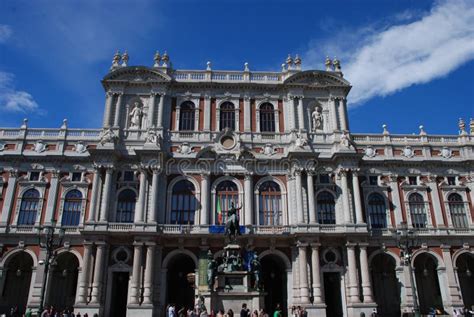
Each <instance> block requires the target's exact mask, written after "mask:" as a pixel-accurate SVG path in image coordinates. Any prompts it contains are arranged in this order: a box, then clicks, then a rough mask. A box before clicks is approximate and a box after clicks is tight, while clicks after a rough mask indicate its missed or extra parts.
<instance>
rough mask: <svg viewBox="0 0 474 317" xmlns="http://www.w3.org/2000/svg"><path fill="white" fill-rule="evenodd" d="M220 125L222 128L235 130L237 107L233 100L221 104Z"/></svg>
mask: <svg viewBox="0 0 474 317" xmlns="http://www.w3.org/2000/svg"><path fill="white" fill-rule="evenodd" d="M219 125H220V129H221V130H224V129H226V128H229V129H231V130H235V107H234V105H233V104H232V102H224V103H223V104H222V105H221V108H220V118H219Z"/></svg>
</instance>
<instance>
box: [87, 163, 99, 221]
mask: <svg viewBox="0 0 474 317" xmlns="http://www.w3.org/2000/svg"><path fill="white" fill-rule="evenodd" d="M100 185H101V181H100V169H99V168H97V167H95V168H94V178H93V180H92V195H91V202H90V205H89V215H88V217H87V222H95V221H97V201H98V200H99V198H100Z"/></svg>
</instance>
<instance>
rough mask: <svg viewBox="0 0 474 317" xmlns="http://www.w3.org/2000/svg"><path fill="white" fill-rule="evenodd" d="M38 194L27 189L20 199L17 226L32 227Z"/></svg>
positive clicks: (36, 210) (38, 198) (33, 190)
mask: <svg viewBox="0 0 474 317" xmlns="http://www.w3.org/2000/svg"><path fill="white" fill-rule="evenodd" d="M39 201H40V194H39V192H38V191H37V190H36V189H28V190H27V191H26V192H25V193H24V194H23V197H22V198H21V205H20V213H19V214H18V225H19V226H20V225H34V224H35V221H36V214H37V213H38V206H39Z"/></svg>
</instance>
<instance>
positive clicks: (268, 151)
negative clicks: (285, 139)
mask: <svg viewBox="0 0 474 317" xmlns="http://www.w3.org/2000/svg"><path fill="white" fill-rule="evenodd" d="M275 152H276V150H275V149H274V148H273V146H272V145H271V144H265V146H264V147H263V149H262V150H261V153H262V154H265V155H267V156H271V155H273V154H275Z"/></svg>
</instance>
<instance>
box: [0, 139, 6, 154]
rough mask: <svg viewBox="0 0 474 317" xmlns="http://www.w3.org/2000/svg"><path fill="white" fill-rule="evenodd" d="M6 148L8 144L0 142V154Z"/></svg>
mask: <svg viewBox="0 0 474 317" xmlns="http://www.w3.org/2000/svg"><path fill="white" fill-rule="evenodd" d="M5 146H6V143H5V142H2V141H0V152H1V151H3V150H5Z"/></svg>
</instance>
